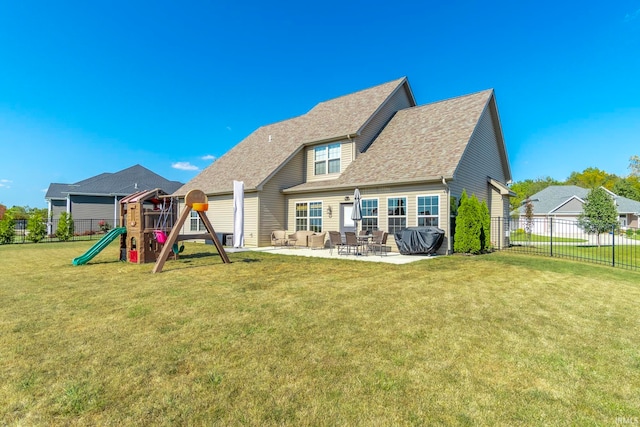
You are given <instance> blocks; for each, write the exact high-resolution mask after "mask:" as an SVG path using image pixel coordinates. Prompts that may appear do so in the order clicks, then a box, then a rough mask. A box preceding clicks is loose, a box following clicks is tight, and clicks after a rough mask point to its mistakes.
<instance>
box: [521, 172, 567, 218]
mask: <svg viewBox="0 0 640 427" xmlns="http://www.w3.org/2000/svg"><path fill="white" fill-rule="evenodd" d="M551 185H562V182H560V181H558V180H555V179H553V178H551V177H550V176H547V177H545V178H536V179H525V180H524V181H518V182H514V183H513V184H511V185H510V186H509V188H510V189H511V191H513V192H514V193H516V196H515V197H511V198H510V199H509V203H510V204H511V210H512V211H514V210H516V209H518V208H519V207H520V206H522V203H523V202H524V201H525V200H526V199H527V198H528V197H531V196H532V195H534V194H536V193H538V192H540V191H542V190H544V189H545V188H547V187H549V186H551Z"/></svg>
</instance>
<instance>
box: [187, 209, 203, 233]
mask: <svg viewBox="0 0 640 427" xmlns="http://www.w3.org/2000/svg"><path fill="white" fill-rule="evenodd" d="M190 220H191V221H190V222H191V227H190V228H191V231H204V230H205V228H206V227H205V226H204V224H203V223H202V221H201V220H200V215H198V212H197V211H193V210H192V211H191V218H190Z"/></svg>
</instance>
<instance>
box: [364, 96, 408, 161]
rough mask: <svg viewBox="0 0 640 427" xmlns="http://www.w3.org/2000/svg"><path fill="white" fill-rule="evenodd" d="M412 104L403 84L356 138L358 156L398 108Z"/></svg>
mask: <svg viewBox="0 0 640 427" xmlns="http://www.w3.org/2000/svg"><path fill="white" fill-rule="evenodd" d="M411 106H412V103H411V100H410V98H409V94H408V93H407V89H406V86H405V85H403V86H402V87H401V88H400V89H398V90H397V91H396V93H394V94H393V95H392V96H391V98H389V99H388V100H387V102H386V103H385V104H384V105H382V107H381V108H380V111H378V112H377V113H376V114H375V115H374V116H373V117H371V120H370V121H369V122H368V123H367V124H366V125H365V126H364V129H362V132H361V134H360V136H358V138H357V140H356V151H357V152H356V157H357V156H358V153H362V152H363V151H365V150H366V149H367V147H368V146H369V144H371V141H373V139H374V138H375V137H376V136H378V134H379V133H380V131H381V130H382V128H384V127H385V126H386V125H387V123H389V120H391V117H393V115H394V114H395V113H396V111H398V110H402V109H405V108H409V107H411Z"/></svg>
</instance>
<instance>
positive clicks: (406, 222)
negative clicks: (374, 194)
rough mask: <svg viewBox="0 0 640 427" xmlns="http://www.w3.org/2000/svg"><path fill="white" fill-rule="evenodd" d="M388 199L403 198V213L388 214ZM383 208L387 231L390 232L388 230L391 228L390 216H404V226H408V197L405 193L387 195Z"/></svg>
mask: <svg viewBox="0 0 640 427" xmlns="http://www.w3.org/2000/svg"><path fill="white" fill-rule="evenodd" d="M389 199H404V215H389ZM378 209H379V208H378ZM385 209H386V212H387V232H390V231H389V230H390V229H391V227H390V226H389V219H390V218H404V225H405V227H408V226H409V222H408V221H409V197H407V196H406V195H398V196H389V197H387V200H386V206H385Z"/></svg>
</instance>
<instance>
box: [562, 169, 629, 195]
mask: <svg viewBox="0 0 640 427" xmlns="http://www.w3.org/2000/svg"><path fill="white" fill-rule="evenodd" d="M619 179H620V178H619V177H618V176H617V175H612V174H610V173H607V172H605V171H603V170H600V169H598V168H586V169H585V170H583V171H582V172H571V175H569V178H567V181H566V184H572V185H577V186H578V187H582V188H596V187H604V188H606V189H607V190H612V189H613V185H614V184H615V182H616V181H617V180H619Z"/></svg>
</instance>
